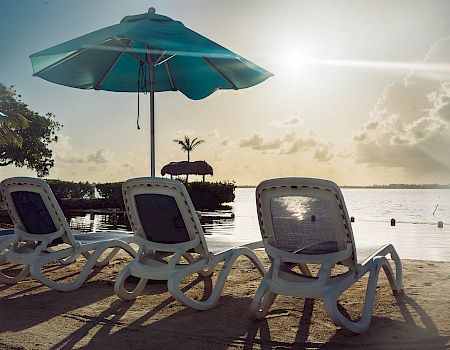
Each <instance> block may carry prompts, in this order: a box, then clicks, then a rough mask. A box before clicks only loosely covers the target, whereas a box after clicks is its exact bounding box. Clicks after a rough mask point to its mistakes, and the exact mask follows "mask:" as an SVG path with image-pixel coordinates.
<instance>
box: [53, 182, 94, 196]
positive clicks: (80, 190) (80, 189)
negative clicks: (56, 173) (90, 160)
mask: <svg viewBox="0 0 450 350" xmlns="http://www.w3.org/2000/svg"><path fill="white" fill-rule="evenodd" d="M47 183H48V184H49V186H50V188H51V189H52V191H53V193H54V194H55V197H56V198H57V199H58V200H59V199H62V198H83V197H84V196H89V197H90V196H91V195H93V194H94V191H95V188H94V186H93V185H92V184H90V183H89V182H71V181H61V180H47Z"/></svg>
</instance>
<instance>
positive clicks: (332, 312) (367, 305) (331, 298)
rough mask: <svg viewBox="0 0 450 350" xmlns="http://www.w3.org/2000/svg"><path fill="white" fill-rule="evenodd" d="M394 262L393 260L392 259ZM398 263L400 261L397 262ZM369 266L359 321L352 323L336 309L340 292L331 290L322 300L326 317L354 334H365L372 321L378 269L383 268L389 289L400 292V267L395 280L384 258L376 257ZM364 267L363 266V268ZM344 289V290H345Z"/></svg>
mask: <svg viewBox="0 0 450 350" xmlns="http://www.w3.org/2000/svg"><path fill="white" fill-rule="evenodd" d="M394 260H395V258H394ZM399 261H400V260H399ZM366 264H369V265H370V266H367V267H366V268H365V269H364V270H365V272H369V273H370V275H369V281H368V282H367V289H366V296H365V300H364V308H363V311H362V315H361V319H360V320H359V321H357V322H353V321H351V320H349V319H348V318H347V317H346V316H345V315H343V314H342V312H341V311H340V310H339V309H338V307H337V303H338V299H339V296H340V294H341V292H340V291H336V290H332V291H331V292H330V293H329V294H327V295H326V296H325V298H324V303H325V309H326V311H327V313H328V315H329V316H330V317H331V318H332V320H333V322H334V323H335V324H336V325H338V326H342V327H344V328H347V329H348V330H350V331H352V332H354V333H363V332H365V331H366V330H367V329H368V328H369V326H370V321H371V320H372V311H373V305H374V302H375V293H376V288H377V282H378V276H379V272H380V269H381V268H383V270H384V271H385V273H386V275H387V277H388V280H389V282H390V284H391V288H392V290H394V291H401V267H400V270H397V271H396V272H397V278H394V274H393V272H392V269H391V265H390V263H389V260H388V259H387V258H386V257H385V256H376V257H374V258H373V259H372V260H371V261H369V262H367V263H366ZM363 267H364V266H363ZM361 277H362V276H361V275H358V278H357V279H359V278H361ZM345 289H346V288H345Z"/></svg>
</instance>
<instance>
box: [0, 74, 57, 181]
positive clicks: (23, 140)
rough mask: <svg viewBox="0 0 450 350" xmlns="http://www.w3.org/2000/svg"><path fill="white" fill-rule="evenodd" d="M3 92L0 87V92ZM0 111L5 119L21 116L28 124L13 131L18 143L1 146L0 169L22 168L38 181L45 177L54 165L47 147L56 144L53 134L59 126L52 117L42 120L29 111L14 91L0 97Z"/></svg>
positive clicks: (48, 114) (48, 115) (4, 143)
mask: <svg viewBox="0 0 450 350" xmlns="http://www.w3.org/2000/svg"><path fill="white" fill-rule="evenodd" d="M5 89H6V88H5V86H4V85H3V84H1V83H0V91H3V90H5ZM0 111H2V113H4V114H5V115H7V116H18V115H20V116H22V117H23V118H25V119H27V121H28V122H29V125H28V127H26V128H15V127H12V129H13V131H14V134H15V137H16V139H17V140H19V142H18V143H17V142H0V166H7V165H10V164H13V165H15V166H17V167H23V166H25V167H27V168H28V169H32V170H35V171H36V173H37V176H39V177H43V176H45V175H48V173H49V170H50V168H51V167H52V166H53V165H54V160H53V159H52V151H51V150H50V149H49V146H50V144H51V143H52V142H56V141H57V140H58V138H57V136H56V132H57V131H58V130H59V129H60V128H61V124H59V123H58V122H56V121H55V120H54V115H53V114H51V113H47V114H46V115H45V116H42V115H39V114H38V113H36V112H34V111H32V110H30V109H28V106H27V105H26V104H25V103H23V102H22V101H21V100H20V95H17V94H16V92H15V91H10V93H7V94H0ZM10 128H11V127H10Z"/></svg>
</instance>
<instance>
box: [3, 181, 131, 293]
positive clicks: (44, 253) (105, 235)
mask: <svg viewBox="0 0 450 350" xmlns="http://www.w3.org/2000/svg"><path fill="white" fill-rule="evenodd" d="M0 188H1V191H2V194H3V196H4V198H5V200H6V205H7V208H8V212H9V215H10V217H11V219H12V221H13V224H14V235H13V236H12V237H11V238H9V239H8V240H7V241H6V240H5V241H4V242H2V243H1V244H2V245H1V247H0V248H3V249H6V253H5V254H4V255H3V258H2V261H0V263H6V262H7V263H11V264H21V265H23V268H22V270H21V271H20V272H19V273H18V274H17V275H15V276H9V275H7V274H5V273H3V272H0V282H2V283H6V284H15V283H17V282H19V281H21V280H23V279H24V278H25V277H27V276H28V274H29V273H31V275H32V276H33V277H34V278H35V279H37V280H38V281H39V282H41V283H42V284H44V285H46V286H48V287H50V288H53V289H56V290H59V291H72V290H75V289H77V288H79V287H80V286H81V285H82V284H83V283H84V282H85V281H86V279H87V278H88V276H89V274H90V273H91V271H92V269H93V268H94V267H104V266H106V265H107V264H108V263H109V262H110V261H111V259H112V258H113V257H114V256H115V255H116V254H117V253H118V252H119V251H120V250H121V249H123V250H124V251H126V252H127V253H128V254H129V255H130V256H132V257H134V256H136V252H135V251H134V250H133V248H132V247H131V246H130V245H129V243H131V241H132V239H133V235H132V234H131V233H130V232H124V231H105V232H95V233H80V232H77V231H74V230H72V229H71V228H70V226H69V223H68V222H67V220H66V218H65V217H64V214H63V212H62V210H61V207H60V206H59V204H58V202H57V200H56V198H55V196H54V194H53V192H52V190H51V189H50V187H49V186H48V184H47V183H46V182H45V181H44V180H41V179H36V178H31V177H13V178H9V179H5V180H3V181H2V182H1V184H0ZM16 191H27V192H33V193H38V194H39V195H40V196H41V199H42V200H43V202H44V204H45V206H46V209H47V211H48V213H49V214H50V217H51V219H52V221H53V224H54V225H55V227H56V228H57V231H56V232H52V233H45V234H31V233H29V232H27V231H26V228H25V225H24V223H23V222H22V219H21V217H20V215H19V212H18V211H17V209H16V207H15V204H14V201H13V199H12V196H11V194H12V193H13V192H16ZM58 238H61V239H62V240H63V242H64V243H66V244H67V245H69V247H67V248H59V247H52V248H50V247H49V245H50V244H51V243H52V242H53V241H54V240H55V239H58ZM23 242H33V243H32V245H31V246H30V245H25V246H24V245H23ZM108 249H112V251H111V252H110V253H109V254H107V255H106V257H104V258H102V259H100V258H101V255H102V254H103V253H104V252H105V251H106V250H108ZM0 251H1V250H0ZM80 255H83V256H84V257H85V258H86V259H87V262H86V264H85V265H84V266H83V268H82V270H81V271H80V273H79V275H78V276H77V277H76V278H75V280H73V281H72V282H70V283H60V282H56V281H53V280H51V279H49V278H47V277H46V276H45V274H44V273H43V271H42V268H43V267H44V266H45V265H46V264H48V263H50V262H54V261H58V262H60V263H61V264H64V265H69V264H71V263H73V262H74V261H76V260H77V258H78V257H79V256H80Z"/></svg>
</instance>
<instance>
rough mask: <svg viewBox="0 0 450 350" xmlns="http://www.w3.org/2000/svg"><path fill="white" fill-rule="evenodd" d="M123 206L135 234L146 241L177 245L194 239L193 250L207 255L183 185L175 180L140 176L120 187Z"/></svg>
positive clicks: (193, 209) (202, 236) (194, 214)
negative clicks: (196, 240)
mask: <svg viewBox="0 0 450 350" xmlns="http://www.w3.org/2000/svg"><path fill="white" fill-rule="evenodd" d="M122 192H123V199H124V203H125V209H126V211H127V215H128V220H129V221H130V225H131V228H132V230H133V232H134V233H135V235H138V236H140V237H142V238H144V239H146V240H148V241H151V242H155V243H164V244H177V243H184V242H189V241H191V240H194V239H195V238H196V237H197V236H199V238H200V242H201V244H200V245H199V246H198V247H196V248H195V249H194V250H195V251H196V252H197V253H200V254H205V255H207V254H208V248H207V245H206V241H205V237H204V233H203V228H202V226H201V224H200V220H199V218H198V215H197V213H196V211H195V208H194V205H193V204H192V201H191V198H190V196H189V193H188V192H187V190H186V188H185V186H184V185H183V184H182V183H181V182H179V181H176V180H169V179H162V178H150V177H142V178H135V179H130V180H128V181H126V182H125V183H124V184H123V186H122Z"/></svg>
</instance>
